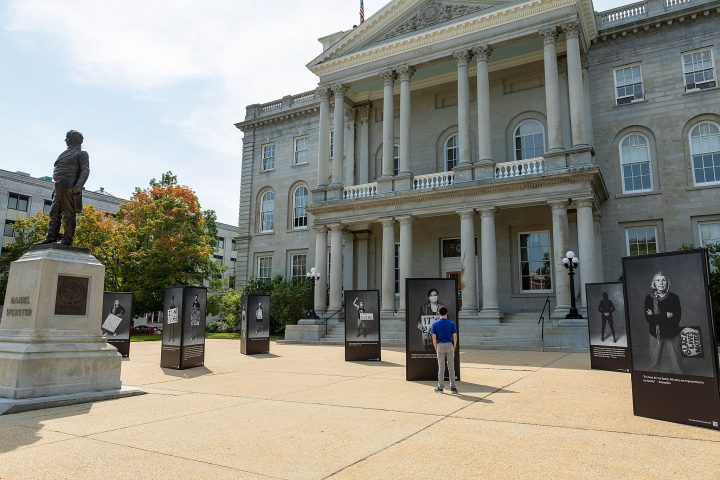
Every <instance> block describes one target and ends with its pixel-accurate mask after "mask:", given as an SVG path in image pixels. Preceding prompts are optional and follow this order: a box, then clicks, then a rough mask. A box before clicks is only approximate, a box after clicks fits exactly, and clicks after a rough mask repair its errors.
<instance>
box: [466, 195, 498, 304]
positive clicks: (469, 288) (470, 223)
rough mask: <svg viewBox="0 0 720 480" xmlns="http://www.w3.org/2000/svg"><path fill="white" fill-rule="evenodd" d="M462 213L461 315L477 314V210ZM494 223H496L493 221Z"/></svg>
mask: <svg viewBox="0 0 720 480" xmlns="http://www.w3.org/2000/svg"><path fill="white" fill-rule="evenodd" d="M458 213H459V214H460V259H461V262H462V267H461V271H462V276H461V281H462V285H461V291H462V309H461V310H460V315H461V316H474V315H477V310H478V305H477V287H476V285H475V275H476V274H477V272H476V270H477V266H476V265H475V210H474V209H470V210H462V211H460V212H458ZM493 225H494V223H493Z"/></svg>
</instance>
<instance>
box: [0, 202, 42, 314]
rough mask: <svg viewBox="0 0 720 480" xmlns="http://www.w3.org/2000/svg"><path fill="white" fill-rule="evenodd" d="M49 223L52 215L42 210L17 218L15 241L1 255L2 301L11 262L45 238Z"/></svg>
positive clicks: (0, 295) (1, 300)
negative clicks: (30, 215)
mask: <svg viewBox="0 0 720 480" xmlns="http://www.w3.org/2000/svg"><path fill="white" fill-rule="evenodd" d="M48 223H50V217H48V216H47V215H46V214H45V213H42V212H41V213H38V214H37V215H34V216H32V217H27V218H18V219H17V220H15V223H14V224H13V230H14V233H15V241H14V242H13V243H9V244H7V245H5V250H4V251H3V254H2V256H0V303H4V300H5V291H6V290H7V282H8V275H9V274H10V264H11V263H12V262H14V261H15V260H17V259H18V258H20V257H22V256H23V255H25V252H27V251H28V249H29V248H30V246H31V245H32V244H33V243H37V242H39V241H40V240H42V239H43V238H45V234H46V233H47V229H48Z"/></svg>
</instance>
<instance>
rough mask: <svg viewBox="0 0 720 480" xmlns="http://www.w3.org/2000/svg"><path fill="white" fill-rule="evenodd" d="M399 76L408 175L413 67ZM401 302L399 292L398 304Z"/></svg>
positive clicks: (402, 158)
mask: <svg viewBox="0 0 720 480" xmlns="http://www.w3.org/2000/svg"><path fill="white" fill-rule="evenodd" d="M398 74H399V78H400V170H399V173H400V175H410V173H411V170H410V118H411V117H410V110H411V106H410V104H411V100H410V79H411V78H412V76H413V75H414V74H415V69H414V68H413V67H408V66H406V67H402V68H400V70H399V71H398ZM402 303H403V297H402V294H400V304H401V305H402Z"/></svg>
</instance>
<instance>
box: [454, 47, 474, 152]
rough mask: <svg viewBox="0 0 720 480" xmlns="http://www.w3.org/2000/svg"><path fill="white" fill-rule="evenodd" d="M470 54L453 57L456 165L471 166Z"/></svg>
mask: <svg viewBox="0 0 720 480" xmlns="http://www.w3.org/2000/svg"><path fill="white" fill-rule="evenodd" d="M471 56H472V54H471V53H470V52H469V51H464V52H458V53H455V54H454V55H453V57H454V58H455V59H456V60H457V67H458V153H459V155H458V157H459V161H458V165H459V166H463V165H464V166H467V165H470V164H472V150H471V149H470V80H469V79H468V65H469V63H470V58H471Z"/></svg>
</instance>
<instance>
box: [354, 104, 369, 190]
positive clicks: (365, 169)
mask: <svg viewBox="0 0 720 480" xmlns="http://www.w3.org/2000/svg"><path fill="white" fill-rule="evenodd" d="M357 111H358V122H359V125H358V126H359V127H360V134H359V135H358V137H359V138H358V141H359V142H360V145H359V148H358V161H357V166H358V168H357V181H358V184H360V185H362V184H364V183H369V182H370V104H369V103H368V104H366V105H361V106H359V107H358V109H357Z"/></svg>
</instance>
